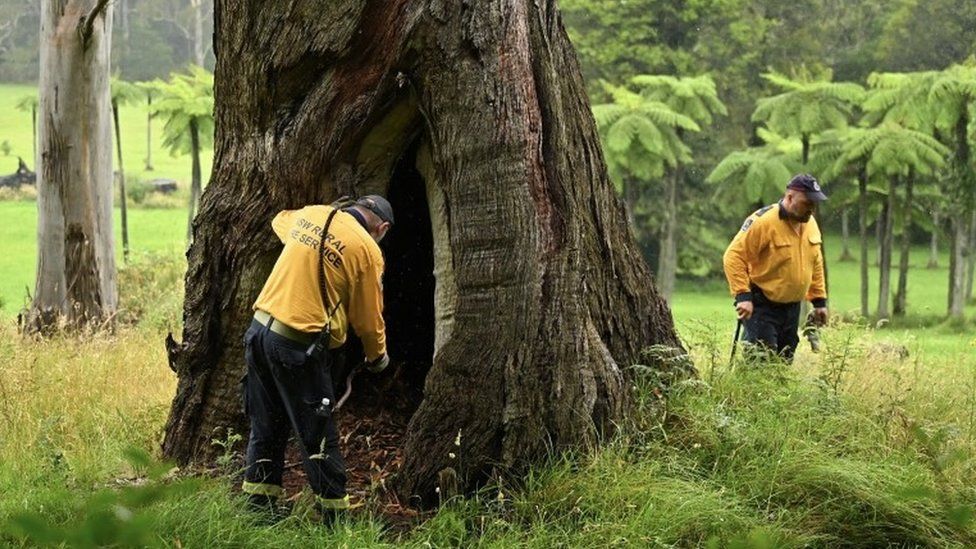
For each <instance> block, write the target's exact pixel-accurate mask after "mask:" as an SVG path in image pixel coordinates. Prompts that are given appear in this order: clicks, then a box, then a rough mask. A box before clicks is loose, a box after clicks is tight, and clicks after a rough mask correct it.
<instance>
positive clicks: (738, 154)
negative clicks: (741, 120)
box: [706, 128, 801, 218]
mask: <svg viewBox="0 0 976 549" xmlns="http://www.w3.org/2000/svg"><path fill="white" fill-rule="evenodd" d="M757 134H758V136H759V138H760V139H762V140H763V141H765V144H764V145H762V146H756V147H749V148H748V149H745V150H742V151H734V152H732V153H729V154H728V156H726V157H725V158H723V159H722V161H721V162H719V163H718V165H717V166H715V169H714V170H712V172H711V173H710V174H709V175H708V178H707V179H706V181H707V182H708V183H710V184H712V185H715V186H716V187H717V189H716V195H717V196H719V197H721V200H722V201H725V202H732V203H735V204H737V206H738V209H739V210H742V209H745V208H748V207H755V208H759V207H762V206H763V205H765V204H767V203H769V202H773V201H775V200H776V199H777V198H778V197H779V196H780V195H782V194H783V190H784V189H785V188H786V184H787V183H788V182H789V181H790V178H791V177H792V176H793V174H795V173H796V172H797V170H798V169H799V166H800V161H799V156H800V150H801V144H800V141H799V140H798V139H784V138H783V137H781V136H779V135H777V134H775V133H773V132H771V131H769V130H767V129H764V128H759V129H758V130H757ZM740 217H743V218H744V216H740Z"/></svg>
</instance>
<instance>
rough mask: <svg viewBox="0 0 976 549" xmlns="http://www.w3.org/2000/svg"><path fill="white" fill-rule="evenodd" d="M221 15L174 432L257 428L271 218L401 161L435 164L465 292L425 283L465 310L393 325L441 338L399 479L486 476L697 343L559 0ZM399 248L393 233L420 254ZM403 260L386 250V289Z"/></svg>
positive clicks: (364, 187) (562, 443) (578, 440)
mask: <svg viewBox="0 0 976 549" xmlns="http://www.w3.org/2000/svg"><path fill="white" fill-rule="evenodd" d="M215 19H216V21H217V29H216V36H217V39H216V48H215V50H216V51H217V69H216V109H215V114H216V124H217V128H216V150H215V168H214V173H213V177H212V178H211V183H210V184H209V185H208V187H207V191H206V193H205V195H204V196H203V199H202V201H201V206H200V212H199V214H198V215H197V217H196V219H195V220H194V223H193V230H194V239H193V244H192V246H191V247H190V250H189V252H188V260H189V266H188V267H189V268H188V272H187V277H186V291H187V295H186V302H185V306H184V307H185V308H184V314H185V324H184V331H183V342H182V344H177V343H175V342H174V341H172V340H170V341H169V345H168V347H169V351H170V361H171V366H172V367H173V368H174V370H175V371H176V372H177V374H178V376H179V384H178V389H177V394H176V397H175V399H174V401H173V407H172V410H171V414H170V418H169V421H168V424H167V426H166V435H165V440H164V442H163V450H164V453H165V454H166V455H167V456H169V457H172V458H175V459H177V460H178V461H179V462H181V463H186V462H188V461H195V460H207V459H210V458H211V457H212V456H213V455H214V454H215V448H214V447H213V446H212V445H211V439H212V438H214V436H215V435H214V433H215V430H216V432H218V433H219V432H220V430H221V429H226V428H228V427H234V428H239V427H241V426H242V423H243V422H242V413H241V408H240V404H239V398H238V380H239V378H240V375H241V373H242V371H243V358H242V351H241V343H240V340H241V334H242V333H243V332H244V330H245V327H246V325H247V324H248V322H249V321H250V317H251V310H250V306H251V304H252V302H253V301H254V298H255V296H256V295H257V293H258V292H259V290H260V288H261V286H262V284H263V282H264V279H265V276H266V275H267V273H268V272H269V269H270V267H271V265H272V264H273V262H274V260H275V257H276V256H277V254H278V250H279V246H278V244H277V243H276V239H275V237H274V235H273V233H272V232H271V230H270V226H269V223H270V220H271V218H272V216H273V215H274V214H275V213H276V212H277V211H278V210H281V209H283V208H295V207H299V206H302V205H304V204H308V203H313V202H323V201H327V200H330V199H331V198H334V197H336V196H337V195H339V194H344V193H350V194H363V193H369V192H378V193H383V194H388V195H389V196H391V197H394V196H396V195H397V193H399V192H404V191H403V188H404V187H403V186H402V185H403V183H402V181H403V180H404V178H403V177H400V175H401V174H400V173H399V172H398V173H397V174H394V173H393V171H394V168H395V166H397V165H399V164H398V159H402V160H403V162H404V163H406V164H408V165H412V166H414V167H416V171H418V172H419V173H421V174H423V177H424V179H425V181H424V185H425V186H422V187H419V188H420V189H424V188H426V189H427V190H426V191H419V192H421V193H422V194H423V195H424V196H423V197H420V198H419V199H417V200H411V201H410V202H411V203H414V204H416V203H419V204H422V205H423V204H426V207H425V208H424V211H423V212H420V213H422V214H423V216H429V217H430V218H431V219H430V220H431V224H430V227H431V229H430V230H431V232H432V233H433V234H432V236H433V244H432V246H433V248H434V253H433V256H434V260H433V261H434V262H435V266H434V268H433V269H432V270H434V271H438V270H440V271H441V272H443V270H444V269H445V268H446V269H448V270H449V271H450V276H449V278H450V279H451V282H450V286H449V287H450V288H455V289H453V290H452V291H454V292H455V293H454V295H448V296H445V294H444V290H443V287H444V285H445V284H448V282H446V281H445V280H443V279H442V277H440V276H438V278H437V279H436V288H435V289H433V290H431V292H430V294H429V295H428V296H427V297H425V299H430V300H432V301H434V300H435V296H437V297H436V301H437V303H438V305H437V307H439V308H440V307H443V308H446V309H450V311H449V312H448V311H445V310H437V311H435V313H434V315H432V320H430V322H436V323H438V325H437V326H429V325H428V326H423V325H422V324H423V323H424V322H423V321H421V322H413V323H410V322H403V323H397V325H399V326H402V327H401V328H399V329H398V330H399V331H396V330H394V329H392V326H393V324H394V323H392V322H391V323H390V325H391V331H390V335H389V337H390V340H391V342H392V341H395V340H401V341H410V340H411V339H412V338H414V337H419V336H423V337H430V339H431V340H433V339H434V337H435V336H434V334H437V336H438V338H439V341H438V345H439V346H438V347H437V349H436V355H434V356H431V354H433V353H431V354H428V355H427V356H428V363H427V367H428V368H429V372H428V373H427V375H426V380H425V382H424V385H423V399H422V401H421V402H420V405H419V408H417V410H416V412H415V413H414V415H413V417H412V418H411V420H410V424H409V427H408V428H407V432H406V435H405V439H404V440H405V442H404V446H403V457H404V461H403V466H402V469H401V471H400V475H399V477H398V478H399V490H400V491H401V493H402V494H403V495H404V496H406V497H413V496H417V497H419V498H420V499H419V500H415V501H423V502H432V501H434V497H435V496H434V494H435V488H436V485H437V478H438V474H439V473H440V472H441V471H443V470H447V469H449V468H453V469H454V470H455V471H456V472H457V474H458V477H459V479H460V481H461V485H462V486H463V487H466V488H471V487H474V486H477V485H478V484H480V483H481V482H483V481H485V480H486V479H488V478H489V477H490V476H491V475H492V474H493V472H495V471H510V472H511V471H518V470H520V469H522V468H523V467H524V466H525V465H526V464H529V463H532V462H534V461H537V460H539V459H541V458H543V457H544V456H545V455H546V454H547V453H548V452H550V451H552V450H556V451H558V450H561V449H563V448H578V447H581V446H585V445H587V444H590V443H593V442H596V441H599V440H600V439H601V435H602V434H605V433H607V432H608V431H610V430H612V428H613V425H614V424H615V423H616V422H619V421H620V420H621V419H622V418H624V417H625V416H626V414H627V412H628V409H629V401H630V399H629V397H628V392H629V390H630V389H629V388H630V383H629V382H628V379H627V371H626V367H627V366H628V365H629V364H633V363H634V362H635V361H636V360H638V357H639V354H640V352H641V350H642V349H644V348H646V347H647V346H648V345H651V344H660V345H666V346H670V347H674V348H679V345H680V344H679V342H678V339H677V336H676V334H675V332H674V328H673V324H672V319H671V314H670V311H669V310H668V308H667V305H666V304H665V302H664V301H663V300H662V299H661V298H660V297H659V296H658V295H657V293H656V291H655V289H654V287H653V285H652V284H651V282H650V281H651V276H650V273H649V271H648V268H647V266H646V265H645V263H644V262H643V260H642V259H641V255H640V253H639V251H638V249H637V247H636V244H635V242H634V240H633V237H632V236H631V234H630V231H629V230H628V227H627V222H626V216H625V214H624V210H623V208H622V205H621V203H620V201H619V199H618V198H617V197H616V195H615V193H614V191H613V188H612V186H611V184H610V182H609V180H608V178H607V174H606V166H605V164H604V161H603V158H602V156H601V152H600V151H601V149H600V143H599V138H598V134H597V131H596V127H595V124H594V122H593V119H592V116H591V114H590V110H589V103H588V100H587V98H586V95H585V92H584V87H583V82H582V79H581V76H580V71H579V68H578V65H577V62H576V58H575V55H574V53H573V51H572V48H571V46H570V43H569V41H568V39H567V37H566V34H565V32H564V30H563V28H562V25H561V22H560V17H559V14H558V12H557V10H556V8H555V4H554V3H553V2H552V1H551V0H550V1H542V2H535V1H531V2H530V1H528V0H521V1H518V2H509V3H502V2H500V1H499V0H480V1H479V0H475V1H471V2H465V3H463V4H461V3H456V2H447V1H437V0H435V1H420V0H396V1H390V2H366V1H365V0H359V1H354V0H349V1H344V2H335V3H325V4H322V3H315V2H312V1H311V0H296V1H295V2H293V3H292V4H291V10H290V17H288V18H282V17H281V15H280V9H279V8H278V7H277V6H276V5H274V4H271V3H259V2H231V1H229V0H218V2H217V5H216V17H215ZM313 143H314V145H315V146H309V144H313ZM418 149H419V150H421V151H428V152H429V159H428V160H426V161H425V160H423V159H416V158H415V156H416V155H415V153H414V152H413V151H416V150H418ZM397 169H399V168H397ZM426 196H433V197H437V196H440V197H441V198H442V200H443V204H435V203H434V202H435V201H434V200H430V199H427V198H425V197H426ZM414 198H416V197H414ZM418 200H419V202H418ZM438 200H439V199H438ZM404 204H405V202H400V203H399V204H398V202H397V201H396V200H394V208H400V211H403V209H409V208H410V207H409V206H405V205H404ZM411 213H412V214H414V215H419V214H418V212H417V211H416V210H412V211H411ZM397 215H398V217H399V215H400V214H399V213H398V214H397ZM396 230H397V227H394V229H393V231H394V232H395V231H396ZM228 235H233V237H232V238H228ZM403 240H404V241H407V242H411V241H414V240H415V239H411V238H406V239H403ZM445 240H446V241H445ZM384 243H386V241H384ZM389 246H392V244H390V245H389ZM438 250H439V251H438ZM390 252H397V253H392V254H391V253H390ZM399 252H402V250H390V249H389V248H388V249H387V253H388V256H390V257H401V256H403V255H406V257H408V258H409V257H411V255H410V254H402V253H399ZM415 255H419V254H415ZM437 257H440V258H441V259H440V260H438V259H437ZM446 260H449V261H450V266H449V267H445V265H444V263H445V261H446ZM438 261H439V263H440V265H439V266H437V265H436V264H437V263H438ZM418 265H419V264H418ZM420 270H421V269H419V268H418V269H414V271H420ZM407 271H409V269H407ZM401 272H403V269H401V267H398V265H396V264H394V262H393V261H392V260H391V261H390V262H389V263H388V265H387V274H388V283H389V284H388V286H389V285H392V283H393V280H390V278H393V276H394V273H397V274H396V275H395V276H397V277H399V276H401V275H400V274H399V273H401ZM429 272H430V271H427V276H429ZM404 276H406V275H404ZM390 299H391V296H390V294H389V293H388V294H387V300H388V302H389V300H390ZM447 319H450V323H451V324H450V329H447V330H445V329H442V328H443V327H442V326H440V323H441V322H447V321H448V320H447ZM388 320H389V319H388ZM430 348H431V349H433V348H434V347H433V345H431V346H430ZM394 359H396V356H394ZM661 367H665V366H663V365H662V366H661Z"/></svg>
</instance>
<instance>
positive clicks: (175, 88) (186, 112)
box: [151, 66, 214, 242]
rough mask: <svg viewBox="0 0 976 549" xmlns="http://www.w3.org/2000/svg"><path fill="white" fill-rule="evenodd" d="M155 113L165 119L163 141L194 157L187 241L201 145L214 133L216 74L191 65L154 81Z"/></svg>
mask: <svg viewBox="0 0 976 549" xmlns="http://www.w3.org/2000/svg"><path fill="white" fill-rule="evenodd" d="M152 87H153V89H154V90H155V91H156V102H155V103H154V104H153V105H152V107H151V112H152V114H154V115H159V116H162V117H163V118H164V119H165V121H166V122H165V124H164V126H163V145H165V146H166V147H167V148H168V149H169V150H170V152H171V153H172V154H173V155H177V154H187V153H189V154H190V156H191V158H192V159H193V166H192V172H191V183H190V205H189V210H190V211H189V217H188V219H187V223H186V239H187V242H189V241H190V238H191V237H192V235H193V217H194V216H195V215H196V210H197V203H198V202H199V200H200V192H201V187H202V183H201V179H202V177H201V173H200V149H201V148H202V147H205V146H208V145H210V144H211V143H210V140H211V139H212V136H213V123H214V119H213V109H214V96H213V74H211V73H209V72H207V70H206V69H204V68H203V67H196V66H193V67H190V69H189V72H188V73H187V74H174V75H173V76H172V77H171V78H170V80H169V81H168V82H162V81H158V80H157V81H155V82H153V84H152Z"/></svg>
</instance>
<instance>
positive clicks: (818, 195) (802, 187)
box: [786, 173, 827, 202]
mask: <svg viewBox="0 0 976 549" xmlns="http://www.w3.org/2000/svg"><path fill="white" fill-rule="evenodd" d="M786 188H787V189H792V190H794V191H800V192H802V193H804V194H806V195H807V198H809V199H810V200H812V201H813V202H823V201H824V200H827V195H825V194H824V193H823V189H821V188H820V183H818V182H817V180H816V178H814V177H813V176H812V175H810V174H806V173H801V174H798V175H794V176H793V179H790V182H789V183H788V184H787V185H786Z"/></svg>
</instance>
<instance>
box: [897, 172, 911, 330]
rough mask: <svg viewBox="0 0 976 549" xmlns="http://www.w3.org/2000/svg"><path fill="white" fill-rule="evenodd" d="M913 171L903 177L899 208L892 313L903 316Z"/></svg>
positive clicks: (905, 299) (905, 297) (909, 250)
mask: <svg viewBox="0 0 976 549" xmlns="http://www.w3.org/2000/svg"><path fill="white" fill-rule="evenodd" d="M914 186H915V173H914V172H909V174H908V177H907V178H906V179H905V202H904V204H903V205H902V208H901V224H902V229H901V257H899V259H898V290H897V291H896V292H895V307H894V311H893V312H894V314H895V315H896V316H904V314H905V311H906V309H907V306H908V260H909V254H910V253H911V249H912V191H913V187H914Z"/></svg>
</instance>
